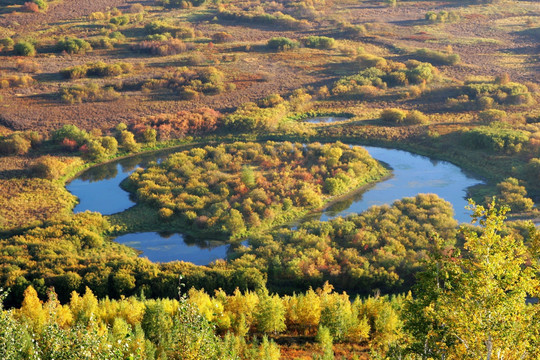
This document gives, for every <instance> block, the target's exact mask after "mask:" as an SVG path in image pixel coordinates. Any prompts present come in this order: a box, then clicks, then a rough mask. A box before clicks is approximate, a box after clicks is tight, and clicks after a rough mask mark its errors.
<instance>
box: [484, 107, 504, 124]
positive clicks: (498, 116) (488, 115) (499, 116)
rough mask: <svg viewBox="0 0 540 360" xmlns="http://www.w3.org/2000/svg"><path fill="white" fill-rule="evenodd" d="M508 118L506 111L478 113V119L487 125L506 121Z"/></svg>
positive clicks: (494, 110)
mask: <svg viewBox="0 0 540 360" xmlns="http://www.w3.org/2000/svg"><path fill="white" fill-rule="evenodd" d="M506 117H507V115H506V111H503V110H496V109H490V110H484V111H481V112H480V113H478V119H479V120H480V121H481V122H483V123H486V124H489V123H492V122H496V121H504V120H505V119H506Z"/></svg>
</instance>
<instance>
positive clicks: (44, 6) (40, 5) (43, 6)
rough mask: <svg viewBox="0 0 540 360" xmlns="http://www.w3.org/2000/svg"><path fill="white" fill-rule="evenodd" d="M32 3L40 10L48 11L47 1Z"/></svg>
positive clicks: (35, 0)
mask: <svg viewBox="0 0 540 360" xmlns="http://www.w3.org/2000/svg"><path fill="white" fill-rule="evenodd" d="M32 2H33V3H34V4H36V5H37V6H38V8H39V10H47V8H48V7H49V4H48V3H47V1H45V0H32Z"/></svg>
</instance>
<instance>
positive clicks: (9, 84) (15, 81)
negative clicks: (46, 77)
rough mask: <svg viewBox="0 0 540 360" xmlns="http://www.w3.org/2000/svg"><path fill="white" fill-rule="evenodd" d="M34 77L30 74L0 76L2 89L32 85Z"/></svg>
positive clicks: (0, 87)
mask: <svg viewBox="0 0 540 360" xmlns="http://www.w3.org/2000/svg"><path fill="white" fill-rule="evenodd" d="M33 82H34V78H33V77H31V76H30V75H8V76H0V89H8V88H13V87H24V86H28V85H31V84H32V83H33Z"/></svg>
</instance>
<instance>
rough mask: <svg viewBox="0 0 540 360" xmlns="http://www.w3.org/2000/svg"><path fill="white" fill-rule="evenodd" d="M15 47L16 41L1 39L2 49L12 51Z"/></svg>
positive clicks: (7, 38)
mask: <svg viewBox="0 0 540 360" xmlns="http://www.w3.org/2000/svg"><path fill="white" fill-rule="evenodd" d="M13 45H15V41H13V39H12V38H9V37H6V38H3V39H0V46H1V47H2V49H11V48H12V47H13Z"/></svg>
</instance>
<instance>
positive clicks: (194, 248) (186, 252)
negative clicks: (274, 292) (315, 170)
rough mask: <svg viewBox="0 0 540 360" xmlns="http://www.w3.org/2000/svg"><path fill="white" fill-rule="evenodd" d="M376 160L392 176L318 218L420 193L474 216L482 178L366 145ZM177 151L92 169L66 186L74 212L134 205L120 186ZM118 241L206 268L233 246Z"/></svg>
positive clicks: (153, 236) (166, 237) (147, 238)
mask: <svg viewBox="0 0 540 360" xmlns="http://www.w3.org/2000/svg"><path fill="white" fill-rule="evenodd" d="M365 148H366V150H368V151H369V153H370V154H371V156H372V157H373V158H375V159H377V160H379V161H382V162H384V163H386V164H387V165H388V166H390V167H391V168H392V170H393V171H392V172H393V174H392V177H390V178H388V179H386V180H384V181H381V182H379V183H376V184H373V185H371V186H370V187H368V188H366V189H364V190H363V191H361V192H357V193H354V194H352V195H351V196H349V197H347V198H345V199H343V200H340V201H338V202H335V203H333V204H332V205H330V206H329V207H328V208H326V209H324V210H323V211H322V212H321V213H318V214H313V216H312V217H313V218H317V219H321V220H323V221H326V220H329V219H332V218H334V217H337V216H344V215H347V214H351V213H358V212H362V211H364V210H366V209H368V208H369V207H371V206H373V205H382V204H391V203H392V202H393V201H395V200H398V199H401V198H404V197H411V196H415V195H417V194H420V193H434V194H437V195H438V196H439V197H441V198H443V199H445V200H447V201H449V202H450V203H451V204H452V206H453V207H454V211H455V218H456V219H457V220H458V221H459V222H468V221H469V220H470V213H469V212H468V211H467V210H466V209H465V206H466V205H467V200H466V195H467V189H468V188H469V187H470V186H473V185H476V184H479V183H481V180H479V179H475V178H473V177H470V176H468V175H467V174H465V173H464V172H463V171H462V170H461V169H460V168H459V167H457V166H455V165H453V164H451V163H449V162H446V161H438V160H433V159H430V158H428V157H425V156H420V155H416V154H413V153H410V152H407V151H403V150H396V149H386V148H380V147H372V146H365ZM174 151H181V149H180V150H178V149H177V150H168V151H162V152H157V153H151V154H145V155H140V156H134V157H130V158H126V159H120V160H117V161H114V162H111V163H107V164H103V165H99V166H96V167H94V168H91V169H89V170H87V171H85V172H84V173H82V174H81V175H80V176H79V177H78V178H76V179H74V180H73V181H72V182H70V183H69V184H68V185H67V189H68V190H69V191H70V192H71V193H72V194H74V195H75V196H77V197H78V198H79V204H78V205H77V206H76V207H75V209H74V212H82V211H86V210H91V211H98V212H100V213H102V214H104V215H110V214H114V213H117V212H120V211H123V210H126V209H127V208H129V207H131V206H133V205H134V202H133V201H132V200H131V199H130V195H129V193H127V192H125V191H124V190H122V189H121V188H120V186H119V185H120V183H121V182H122V180H124V179H125V178H126V177H127V176H129V174H131V173H132V172H133V171H134V170H135V169H136V168H137V167H146V166H148V164H150V163H152V162H160V161H161V159H163V158H164V157H166V156H167V155H168V154H170V153H172V152H174ZM116 241H118V242H120V243H122V244H125V245H129V246H132V247H134V248H136V249H138V250H141V251H142V252H143V255H144V256H146V257H148V258H149V259H150V260H152V261H159V262H166V261H172V260H184V261H190V262H193V263H194V264H197V265H205V264H208V263H210V262H212V261H214V260H216V259H222V258H225V257H226V254H227V251H228V249H229V246H230V245H223V243H222V242H221V243H220V242H216V241H212V240H207V241H204V242H202V243H201V242H200V241H195V240H194V239H190V238H188V237H186V236H184V235H182V234H160V233H133V234H126V235H122V236H119V237H118V238H116Z"/></svg>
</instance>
